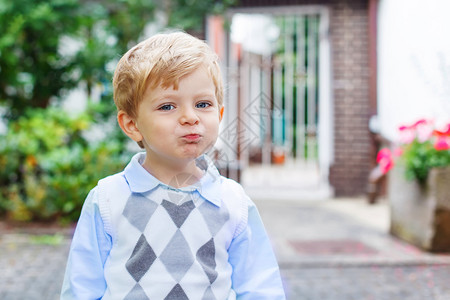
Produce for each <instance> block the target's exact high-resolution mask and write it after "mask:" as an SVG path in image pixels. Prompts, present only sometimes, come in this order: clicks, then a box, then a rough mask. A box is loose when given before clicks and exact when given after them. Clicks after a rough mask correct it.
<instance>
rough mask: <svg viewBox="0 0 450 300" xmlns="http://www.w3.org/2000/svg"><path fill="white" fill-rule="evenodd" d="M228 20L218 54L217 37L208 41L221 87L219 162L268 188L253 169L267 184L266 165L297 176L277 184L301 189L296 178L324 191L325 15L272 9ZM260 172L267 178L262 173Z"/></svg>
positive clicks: (271, 172)
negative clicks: (221, 74) (217, 64)
mask: <svg viewBox="0 0 450 300" xmlns="http://www.w3.org/2000/svg"><path fill="white" fill-rule="evenodd" d="M229 17H230V19H229V20H230V22H231V34H229V35H225V42H224V43H223V45H221V46H222V49H217V46H218V44H217V41H218V40H219V39H220V37H217V34H216V35H215V36H210V39H215V41H216V44H215V46H216V51H218V52H219V53H221V56H222V60H223V67H222V69H223V70H225V72H224V73H225V74H224V75H225V76H224V77H225V82H226V99H225V106H226V112H227V113H226V114H225V119H224V121H223V122H222V123H223V124H222V132H221V138H220V141H219V143H218V148H219V149H220V153H221V154H220V158H219V163H220V162H222V163H225V164H226V165H227V166H228V167H229V168H231V169H233V168H237V169H238V170H239V169H241V170H244V171H245V172H250V175H249V176H247V177H250V178H251V180H253V183H254V185H255V186H261V185H265V186H267V184H266V183H262V182H261V180H259V181H258V180H257V179H256V181H255V177H257V176H256V175H255V174H256V173H251V170H252V169H253V170H255V168H256V169H258V172H257V174H259V175H260V176H262V177H265V178H266V179H267V177H270V176H278V175H277V174H280V173H277V171H276V169H274V168H273V167H270V168H269V166H277V168H278V170H279V169H280V166H283V167H282V170H281V171H280V172H282V174H287V173H289V172H288V171H289V170H293V171H295V172H297V175H300V176H297V178H293V176H292V173H289V174H290V175H288V177H289V178H290V179H291V180H294V181H292V183H290V182H286V180H284V181H282V180H281V181H282V182H284V183H285V185H290V186H292V185H294V186H298V187H300V186H302V184H300V183H299V182H298V181H299V180H301V178H303V179H307V180H306V182H307V185H308V186H309V187H311V188H317V186H324V185H326V186H328V179H327V178H328V167H329V162H330V160H331V155H330V153H329V149H330V146H331V145H330V144H331V139H330V137H331V126H330V124H331V120H330V119H331V118H328V121H327V120H324V118H325V117H327V114H329V112H330V111H331V109H330V104H331V103H330V101H329V97H330V92H329V91H330V88H329V78H327V76H329V75H330V73H329V72H326V71H325V70H326V68H329V54H327V53H328V22H327V21H328V14H327V10H326V9H324V8H323V7H276V8H275V7H274V8H268V9H258V10H256V9H254V10H252V9H247V10H236V11H232V12H230V15H229ZM213 44H214V43H213ZM219 48H220V46H219ZM221 50H222V51H221ZM327 64H328V65H327ZM324 73H325V74H324ZM327 97H328V99H327ZM323 110H324V111H323ZM324 121H325V122H324ZM323 147H329V148H328V150H326V149H323ZM324 150H325V151H324ZM249 167H250V168H249ZM264 168H265V169H266V170H269V169H270V170H269V172H266V173H264V172H261V170H262V169H264ZM300 173H302V174H300ZM228 175H232V174H228ZM302 175H303V176H302ZM294 177H295V176H294ZM276 179H280V178H279V176H278V178H276ZM276 179H275V181H280V180H276ZM268 180H269V181H271V182H273V181H274V180H272V179H268ZM295 180H296V181H295ZM288 181H289V180H288ZM303 182H304V180H303ZM247 183H248V180H247ZM305 187H306V186H305V184H304V185H303V188H305Z"/></svg>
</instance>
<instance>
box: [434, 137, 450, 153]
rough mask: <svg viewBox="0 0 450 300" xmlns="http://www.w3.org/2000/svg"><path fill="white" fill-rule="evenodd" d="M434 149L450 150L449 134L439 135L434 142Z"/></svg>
mask: <svg viewBox="0 0 450 300" xmlns="http://www.w3.org/2000/svg"><path fill="white" fill-rule="evenodd" d="M434 149H436V150H438V151H443V150H449V149H450V137H448V136H438V138H437V139H436V142H435V143H434Z"/></svg>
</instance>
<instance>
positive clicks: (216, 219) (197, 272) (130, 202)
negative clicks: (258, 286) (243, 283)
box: [98, 173, 248, 300]
mask: <svg viewBox="0 0 450 300" xmlns="http://www.w3.org/2000/svg"><path fill="white" fill-rule="evenodd" d="M219 180H220V187H221V189H222V191H221V194H222V201H221V205H220V206H216V205H214V204H213V203H211V202H209V201H207V200H206V199H204V198H203V197H202V196H201V194H200V193H199V192H198V191H197V190H188V189H185V190H184V189H181V190H180V189H177V190H175V189H172V188H170V187H169V186H165V185H163V184H160V185H159V186H158V187H156V188H155V189H153V190H151V191H149V192H147V193H132V192H131V191H130V188H129V186H128V183H127V181H126V178H125V177H124V174H123V173H119V174H116V175H113V176H110V177H107V178H105V179H102V180H101V181H100V182H99V184H98V190H99V208H100V214H101V217H102V219H103V223H104V226H105V231H106V232H107V233H108V234H110V235H111V237H112V248H111V252H110V254H109V257H108V259H107V260H106V263H105V267H104V272H105V280H106V284H107V289H106V291H105V295H104V297H103V299H133V300H147V299H152V300H153V299H158V300H160V299H204V300H214V299H221V300H223V299H235V298H236V295H235V293H234V291H233V290H232V288H231V284H232V283H231V274H232V267H231V265H230V264H229V262H228V252H227V249H228V248H229V246H230V243H231V242H232V240H233V238H234V237H236V236H237V235H239V234H240V233H241V232H242V231H243V230H244V229H245V226H246V225H247V224H246V223H247V214H248V204H247V203H245V201H243V200H242V197H236V195H239V194H242V191H241V190H242V188H241V187H240V185H238V184H237V183H235V182H234V181H231V180H229V179H226V178H224V177H221V178H220V179H219ZM224 183H225V184H224ZM225 187H226V188H225ZM237 199H240V200H237Z"/></svg>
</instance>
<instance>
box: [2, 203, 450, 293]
mask: <svg viewBox="0 0 450 300" xmlns="http://www.w3.org/2000/svg"><path fill="white" fill-rule="evenodd" d="M256 203H257V205H258V207H259V209H260V212H261V215H262V218H263V219H264V222H265V224H266V227H267V231H268V233H269V235H270V237H271V239H272V241H273V246H274V249H275V252H276V254H277V256H278V260H279V262H280V267H281V273H282V276H283V279H284V283H285V288H286V292H287V294H288V299H289V300H297V299H311V300H327V299H330V300H351V299H358V300H366V299H367V300H371V299H374V300H378V299H381V300H383V299H386V300H396V299H401V300H403V299H408V300H415V299H417V300H448V299H450V285H449V284H448V280H449V278H450V256H448V255H432V254H429V253H425V252H422V251H420V250H419V249H417V248H415V247H412V246H410V245H408V244H406V243H403V242H401V241H399V240H397V239H394V238H392V237H391V236H390V235H389V234H387V231H388V226H389V216H388V209H387V206H386V204H385V203H381V204H376V205H373V206H370V205H367V204H366V203H365V201H364V200H362V199H360V200H357V199H356V200H355V199H351V200H345V199H340V200H329V201H310V202H294V201H269V200H264V201H256ZM69 237H70V230H65V231H64V232H61V233H57V232H56V231H55V229H48V230H47V229H41V230H38V231H32V232H31V234H30V230H29V229H27V230H17V229H10V228H6V227H5V226H4V224H3V226H2V224H0V299H5V300H15V299H21V300H24V299H31V300H32V299H39V300H42V299H50V300H53V299H58V295H59V289H60V286H61V283H62V278H63V275H64V268H65V261H66V257H67V252H68V248H69V244H70V238H69Z"/></svg>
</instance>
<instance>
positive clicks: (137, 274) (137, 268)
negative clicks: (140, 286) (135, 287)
mask: <svg viewBox="0 0 450 300" xmlns="http://www.w3.org/2000/svg"><path fill="white" fill-rule="evenodd" d="M155 259H156V254H155V252H154V251H153V249H152V247H150V245H149V244H148V243H147V239H146V238H145V236H144V235H143V234H142V235H141V237H140V238H139V240H138V242H137V244H136V246H135V247H134V250H133V253H132V254H131V256H130V258H129V259H128V261H127V263H126V264H125V267H126V268H127V270H128V272H129V273H130V275H131V276H132V277H133V278H134V280H136V282H139V280H141V278H142V276H144V274H145V273H147V271H148V269H150V266H151V265H152V264H153V262H154V261H155Z"/></svg>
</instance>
